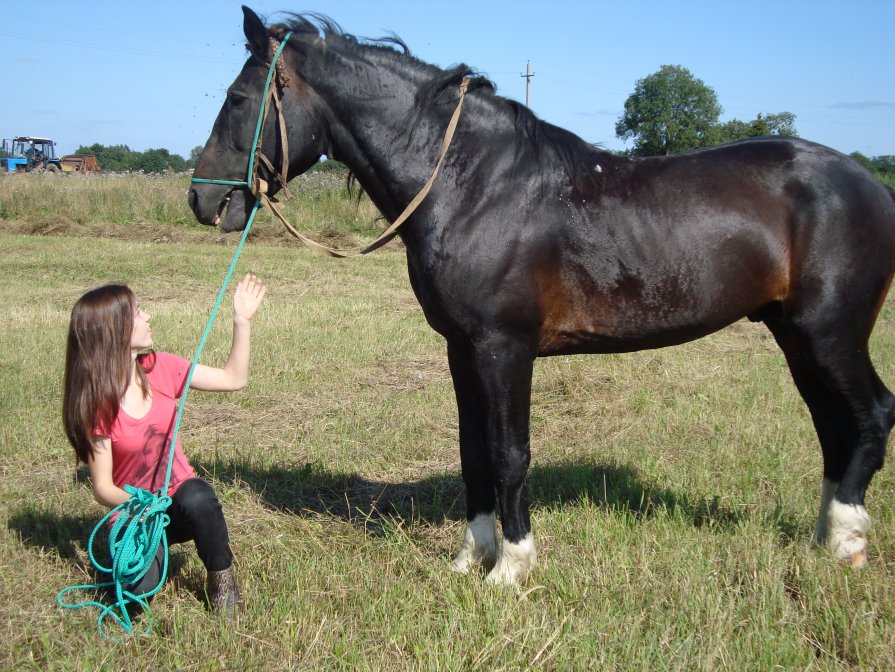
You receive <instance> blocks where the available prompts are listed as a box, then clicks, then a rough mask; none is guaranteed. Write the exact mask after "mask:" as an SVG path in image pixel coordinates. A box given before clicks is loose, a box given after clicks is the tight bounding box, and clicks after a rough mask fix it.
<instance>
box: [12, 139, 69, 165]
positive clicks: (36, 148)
mask: <svg viewBox="0 0 895 672" xmlns="http://www.w3.org/2000/svg"><path fill="white" fill-rule="evenodd" d="M55 147H56V143H55V142H53V141H52V140H50V139H49V138H36V137H32V136H30V135H21V136H19V137H16V138H13V139H12V140H4V141H3V145H2V149H0V168H2V169H3V170H4V171H5V172H10V173H12V172H19V171H21V172H32V171H42V170H46V171H49V172H51V173H57V172H59V171H61V170H62V163H61V161H60V160H59V159H58V158H56V149H55Z"/></svg>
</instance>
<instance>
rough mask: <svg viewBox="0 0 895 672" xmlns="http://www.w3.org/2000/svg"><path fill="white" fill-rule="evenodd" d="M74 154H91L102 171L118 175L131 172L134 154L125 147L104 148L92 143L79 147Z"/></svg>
mask: <svg viewBox="0 0 895 672" xmlns="http://www.w3.org/2000/svg"><path fill="white" fill-rule="evenodd" d="M75 153H76V154H93V155H94V156H95V157H96V160H97V161H98V162H99V165H100V166H102V169H103V171H105V172H111V173H118V172H122V171H125V170H131V169H132V167H133V165H132V162H133V158H134V154H135V152H133V151H131V148H130V147H128V146H127V145H113V146H110V147H106V146H105V145H101V144H99V143H93V144H92V145H89V146H81V147H78V149H77V150H76V152H75Z"/></svg>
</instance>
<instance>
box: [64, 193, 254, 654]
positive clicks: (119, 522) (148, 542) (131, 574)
mask: <svg viewBox="0 0 895 672" xmlns="http://www.w3.org/2000/svg"><path fill="white" fill-rule="evenodd" d="M260 205H261V202H260V201H256V202H255V207H254V208H253V209H252V212H251V214H250V215H249V219H248V221H247V222H246V227H245V230H244V231H243V233H242V238H240V240H239V245H237V247H236V252H235V253H234V255H233V261H231V262H230V268H229V269H228V270H227V275H226V277H225V278H224V282H223V283H222V285H221V290H220V292H218V297H217V300H216V301H215V303H214V308H212V311H211V316H210V317H209V318H208V322H207V323H206V325H205V331H204V333H203V334H202V338H201V339H200V341H199V346H198V348H196V354H195V356H194V357H193V361H192V364H191V365H190V370H189V373H188V375H187V378H186V382H185V383H184V388H183V395H182V396H181V397H180V404H179V405H178V407H177V418H176V420H175V422H174V431H173V433H172V434H171V444H170V447H169V451H168V468H167V471H166V473H165V483H164V485H163V486H162V487H161V488H160V489H159V491H158V493H157V494H155V495H153V494H152V493H151V492H149V491H147V490H143V489H141V488H135V487H133V486H130V485H125V486H124V490H125V491H126V492H127V493H128V494H130V499H128V500H127V501H126V502H124V503H122V504H119V505H118V506H116V507H115V508H114V509H112V510H111V511H109V513H107V514H106V515H105V516H103V518H102V520H100V521H99V523H97V525H96V527H95V528H94V529H93V532H92V533H91V534H90V539H89V540H88V542H87V550H88V555H89V556H90V562H91V563H92V564H93V566H94V567H95V568H96V569H97V570H99V571H100V572H104V573H106V574H109V575H110V577H111V580H110V581H106V582H102V583H96V584H84V585H77V586H69V587H68V588H64V589H62V590H61V591H60V592H59V594H58V595H57V596H56V601H57V603H58V604H59V606H61V607H64V608H65V609H80V608H82V607H97V608H98V609H99V610H100V614H99V616H98V617H97V619H96V627H97V629H98V630H99V632H100V634H101V635H102V636H103V637H104V638H106V639H108V638H109V636H108V635H107V633H106V631H105V628H104V626H103V622H104V621H105V619H106V618H107V617H109V616H111V617H112V618H113V619H114V621H115V622H116V623H118V625H119V626H120V627H121V628H122V629H123V630H124V631H125V633H126V634H131V633H132V632H133V623H132V622H131V618H130V614H129V613H128V606H129V605H139V606H140V607H141V608H142V610H143V611H144V612H145V613H146V614H147V615H148V616H149V619H148V622H147V624H146V629H145V630H144V631H143V633H144V634H147V633H148V632H149V631H150V629H151V628H152V612H151V611H150V609H149V598H150V597H152V596H153V595H155V594H156V593H157V592H158V591H159V590H161V587H162V585H163V584H164V583H165V579H166V578H167V576H168V540H167V537H166V535H165V528H166V527H167V526H168V523H170V522H171V519H170V517H169V516H168V515H167V513H166V511H167V509H168V507H169V506H170V505H171V498H170V497H168V486H169V484H170V481H171V469H172V467H173V464H174V446H175V445H176V442H177V436H178V434H179V433H180V421H181V419H182V417H183V409H184V408H185V407H186V399H187V396H188V395H189V390H190V382H191V381H192V379H193V373H194V372H195V370H196V366H197V365H198V363H199V357H200V356H201V354H202V350H203V349H204V348H205V341H207V340H208V335H209V334H210V333H211V327H212V325H213V324H214V320H215V318H216V317H217V314H218V311H219V310H220V307H221V303H222V302H223V300H224V295H225V294H226V291H227V285H228V284H229V283H230V278H231V277H232V276H233V271H234V270H235V269H236V262H237V261H239V255H240V254H241V253H242V248H243V245H244V244H245V241H246V238H247V237H248V235H249V230H250V229H251V228H252V223H253V222H254V221H255V214H256V213H257V212H258V208H259V207H260ZM113 517H114V520H115V522H114V524H113V525H112V530H111V531H110V533H109V555H110V557H111V558H112V566H111V567H103V566H102V565H101V564H100V563H99V561H97V559H96V556H95V554H94V552H93V548H94V543H95V540H96V536H97V534H98V533H99V531H100V530H102V529H103V528H104V526H105V524H106V521H108V520H109V519H110V518H113ZM160 544H161V546H162V548H163V553H164V555H163V557H164V562H163V564H162V572H161V576H160V578H159V582H158V585H157V586H155V587H154V588H152V589H151V590H148V591H147V592H145V593H141V594H139V595H136V594H134V593H132V592H130V591H129V590H128V589H127V587H128V586H132V585H134V584H135V583H136V582H137V581H139V580H140V579H142V578H143V576H144V575H145V574H146V572H147V571H149V568H150V567H151V566H152V562H153V560H154V559H155V556H156V553H157V552H158V548H159V545H160ZM102 588H114V593H115V601H114V602H113V603H112V604H109V605H105V604H102V603H101V602H97V601H95V600H85V601H83V602H77V603H68V602H66V601H65V600H63V596H64V595H65V594H66V593H69V592H71V591H75V590H98V589H102ZM117 639H121V638H117Z"/></svg>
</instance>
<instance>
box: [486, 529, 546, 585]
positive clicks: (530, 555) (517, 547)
mask: <svg viewBox="0 0 895 672" xmlns="http://www.w3.org/2000/svg"><path fill="white" fill-rule="evenodd" d="M536 562H537V553H536V552H535V542H534V537H532V536H531V532H529V533H528V534H527V535H525V538H524V539H522V541H520V542H519V543H518V544H513V543H510V542H508V541H506V540H504V542H503V543H502V544H501V546H500V557H498V558H497V563H496V564H495V565H494V569H492V570H491V572H490V573H489V574H488V576H487V577H486V579H485V580H486V581H487V582H488V583H493V584H497V585H501V586H518V585H520V584H521V583H522V582H523V581H525V579H526V578H527V577H528V574H529V572H531V570H532V568H533V567H534V566H535V563H536Z"/></svg>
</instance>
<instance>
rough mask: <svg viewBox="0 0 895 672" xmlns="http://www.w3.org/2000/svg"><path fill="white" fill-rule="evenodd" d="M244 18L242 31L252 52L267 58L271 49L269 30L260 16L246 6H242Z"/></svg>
mask: <svg viewBox="0 0 895 672" xmlns="http://www.w3.org/2000/svg"><path fill="white" fill-rule="evenodd" d="M242 16H243V19H242V29H243V31H245V34H246V39H247V40H248V41H249V48H250V50H251V51H252V52H254V53H256V54H258V55H259V56H265V55H266V54H267V51H268V49H270V42H269V40H268V35H267V28H265V27H264V23H262V21H261V19H259V18H258V15H257V14H255V12H253V11H252V10H251V9H249V8H248V7H246V6H245V5H243V6H242Z"/></svg>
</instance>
